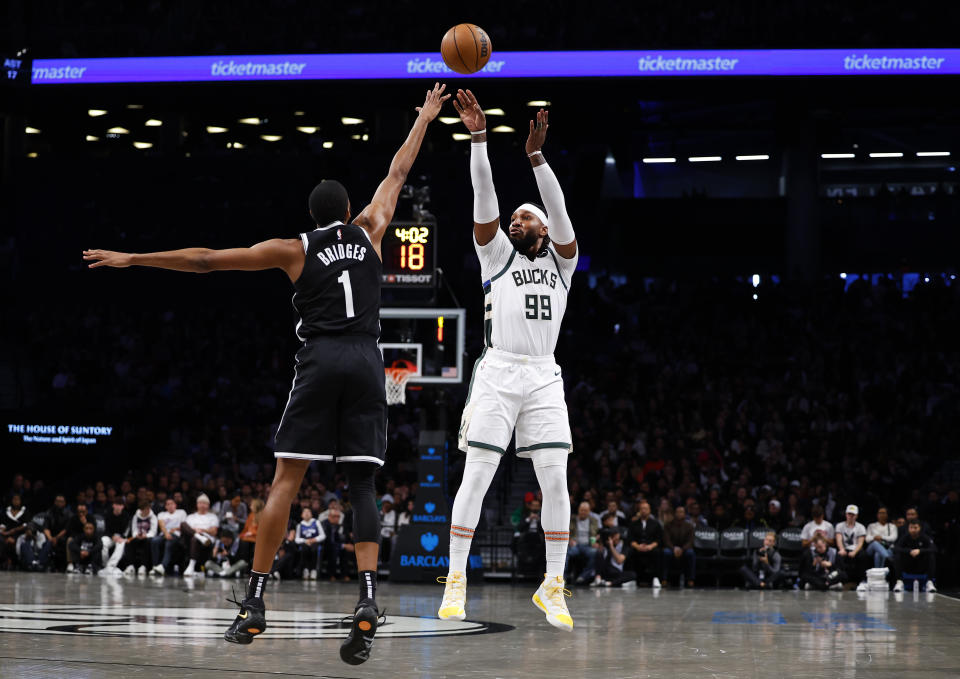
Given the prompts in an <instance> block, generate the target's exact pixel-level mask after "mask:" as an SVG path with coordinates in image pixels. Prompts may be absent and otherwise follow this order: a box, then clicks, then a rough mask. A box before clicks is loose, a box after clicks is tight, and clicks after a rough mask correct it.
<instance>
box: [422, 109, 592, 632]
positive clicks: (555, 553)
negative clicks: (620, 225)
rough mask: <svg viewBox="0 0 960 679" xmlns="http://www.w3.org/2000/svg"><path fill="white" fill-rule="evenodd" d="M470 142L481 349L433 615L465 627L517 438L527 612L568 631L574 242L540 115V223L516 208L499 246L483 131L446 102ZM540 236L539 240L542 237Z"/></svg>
mask: <svg viewBox="0 0 960 679" xmlns="http://www.w3.org/2000/svg"><path fill="white" fill-rule="evenodd" d="M453 102H454V107H455V108H456V109H457V111H458V113H459V114H460V119H461V120H462V121H463V123H464V124H465V125H466V126H467V129H468V130H470V134H471V135H472V137H473V138H472V144H471V149H470V176H471V179H472V182H473V191H474V203H473V221H474V224H473V239H474V247H475V248H476V250H477V256H478V257H479V259H480V271H481V276H482V280H483V291H484V316H483V325H484V328H483V331H484V349H483V353H482V354H481V356H480V358H479V360H478V361H477V363H476V365H475V366H474V369H473V377H472V378H471V380H470V388H469V391H468V393H467V403H466V405H465V406H464V409H463V418H462V420H461V424H460V434H459V439H460V449H461V450H463V451H465V452H466V453H467V461H466V466H465V467H464V472H463V481H462V482H461V484H460V489H459V490H458V491H457V497H456V500H454V504H453V513H452V516H451V526H450V570H449V572H448V574H447V576H446V578H441V579H440V580H441V582H444V583H445V584H446V588H445V590H444V594H443V602H442V603H441V604H440V610H439V612H438V615H439V617H440V618H443V619H456V620H463V619H464V617H466V610H465V607H466V597H467V594H466V576H465V571H466V563H467V558H468V556H469V553H470V542H471V541H472V539H473V531H474V529H475V528H476V526H477V522H478V521H479V519H480V506H481V503H482V502H483V496H484V495H485V494H486V492H487V489H488V488H489V486H490V482H491V481H492V480H493V475H494V473H496V471H497V466H498V465H499V464H500V458H501V456H502V455H503V454H504V452H505V451H506V449H507V446H508V445H509V444H510V439H511V437H512V436H513V434H514V432H516V451H517V455H518V456H519V457H528V458H530V459H531V460H532V461H533V467H534V470H535V471H536V474H537V480H538V481H539V483H540V489H541V490H542V492H543V510H542V516H541V524H542V526H543V530H544V534H545V536H546V541H547V545H546V554H547V566H546V573H545V575H544V579H543V582H542V583H541V584H540V587H539V588H538V589H537V591H536V593H535V594H534V595H533V603H534V604H535V605H536V606H537V607H538V608H539V609H540V610H542V611H543V612H544V613H545V614H546V617H547V621H548V622H549V623H550V624H551V625H553V626H554V627H558V628H560V629H564V630H568V631H569V630H572V629H573V619H572V618H571V617H570V612H569V611H568V610H567V604H566V600H565V599H564V597H565V596H569V594H570V593H569V592H568V591H567V590H566V589H564V582H563V571H564V563H565V561H566V556H567V545H568V544H569V541H570V533H569V530H570V498H569V495H568V493H567V456H568V454H569V453H570V450H571V441H572V438H571V435H570V423H569V420H568V418H567V406H566V403H565V401H564V395H563V379H562V378H561V376H560V367H559V366H558V365H557V364H556V362H555V361H554V360H553V350H554V348H555V347H556V345H557V336H558V335H559V333H560V321H561V320H562V319H563V312H564V310H565V309H566V306H567V291H568V290H569V288H570V279H571V276H572V275H573V271H574V269H576V267H577V241H576V238H575V236H574V233H573V225H572V224H571V223H570V218H569V216H567V210H566V206H565V204H564V200H563V192H562V191H561V190H560V184H559V182H558V181H557V178H556V176H555V175H554V173H553V170H551V169H550V166H549V165H547V161H546V160H545V159H544V157H543V153H542V151H541V150H540V149H541V147H542V146H543V142H544V140H545V139H546V134H547V119H548V118H547V111H545V110H543V109H540V111H539V112H538V113H537V120H536V123H534V122H533V121H530V135H529V137H528V138H527V144H526V151H527V157H528V158H529V159H530V164H531V165H532V167H533V173H534V177H535V178H536V181H537V187H538V188H539V189H540V197H541V200H542V201H543V204H544V205H545V206H546V211H544V209H543V208H541V207H540V206H538V205H535V204H533V203H524V204H523V205H521V206H520V207H518V208H517V209H516V210H514V212H513V214H512V215H511V216H510V228H509V236H508V235H507V234H505V233H504V232H503V231H502V230H501V229H500V208H499V206H498V204H497V195H496V191H495V190H494V187H493V176H492V173H491V170H490V161H489V160H488V158H487V135H486V119H485V116H484V114H483V110H482V109H481V108H480V105H479V104H478V103H477V100H476V97H474V95H473V93H472V92H471V91H470V90H467V91H466V92H464V91H463V90H460V91H458V92H457V97H456V99H454V100H453ZM548 234H549V235H548Z"/></svg>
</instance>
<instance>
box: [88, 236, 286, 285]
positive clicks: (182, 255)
mask: <svg viewBox="0 0 960 679" xmlns="http://www.w3.org/2000/svg"><path fill="white" fill-rule="evenodd" d="M83 259H84V260H86V261H88V262H90V265H89V266H90V268H91V269H96V268H98V267H101V266H110V267H115V268H118V269H123V268H126V267H128V266H150V267H154V268H157V269H170V270H171V271H187V272H191V273H209V272H211V271H263V270H265V269H283V270H284V271H285V272H286V273H287V275H288V276H289V277H290V280H292V281H295V280H297V279H298V278H299V277H300V273H301V272H302V271H303V241H301V240H300V239H299V238H292V239H286V238H274V239H272V240H265V241H263V242H262V243H257V244H256V245H254V246H252V247H249V248H230V249H228V250H210V249H208V248H186V249H184V250H169V251H166V252H146V253H130V252H113V251H111V250H84V251H83Z"/></svg>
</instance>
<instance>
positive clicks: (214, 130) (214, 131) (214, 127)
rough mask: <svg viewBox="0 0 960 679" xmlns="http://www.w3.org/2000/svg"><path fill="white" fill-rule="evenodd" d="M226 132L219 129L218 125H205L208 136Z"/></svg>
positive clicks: (222, 128)
mask: <svg viewBox="0 0 960 679" xmlns="http://www.w3.org/2000/svg"><path fill="white" fill-rule="evenodd" d="M226 131H227V128H225V127H220V126H219V125H207V132H209V133H210V134H221V133H223V132H226Z"/></svg>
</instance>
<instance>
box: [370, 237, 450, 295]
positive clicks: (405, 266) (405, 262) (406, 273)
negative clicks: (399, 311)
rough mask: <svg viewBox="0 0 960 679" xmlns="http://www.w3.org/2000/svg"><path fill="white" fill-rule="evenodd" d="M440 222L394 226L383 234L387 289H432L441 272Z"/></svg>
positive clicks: (384, 283) (384, 277) (383, 278)
mask: <svg viewBox="0 0 960 679" xmlns="http://www.w3.org/2000/svg"><path fill="white" fill-rule="evenodd" d="M436 242H437V224H436V222H427V221H423V222H415V221H410V222H393V223H391V224H390V226H388V227H387V231H386V233H385V234H383V242H382V243H381V252H383V277H382V280H381V283H382V285H383V286H384V287H395V288H421V287H432V286H433V283H434V280H435V278H434V277H435V275H436V268H437V249H436Z"/></svg>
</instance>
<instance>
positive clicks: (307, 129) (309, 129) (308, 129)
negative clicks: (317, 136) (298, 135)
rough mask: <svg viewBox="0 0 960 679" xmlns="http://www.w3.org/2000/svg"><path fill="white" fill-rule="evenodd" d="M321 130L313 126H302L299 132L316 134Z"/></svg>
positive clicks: (298, 129)
mask: <svg viewBox="0 0 960 679" xmlns="http://www.w3.org/2000/svg"><path fill="white" fill-rule="evenodd" d="M319 129H320V128H319V127H312V126H310V125H302V126H300V127H298V128H297V131H298V132H303V133H304V134H313V133H314V132H316V131H317V130H319Z"/></svg>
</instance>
